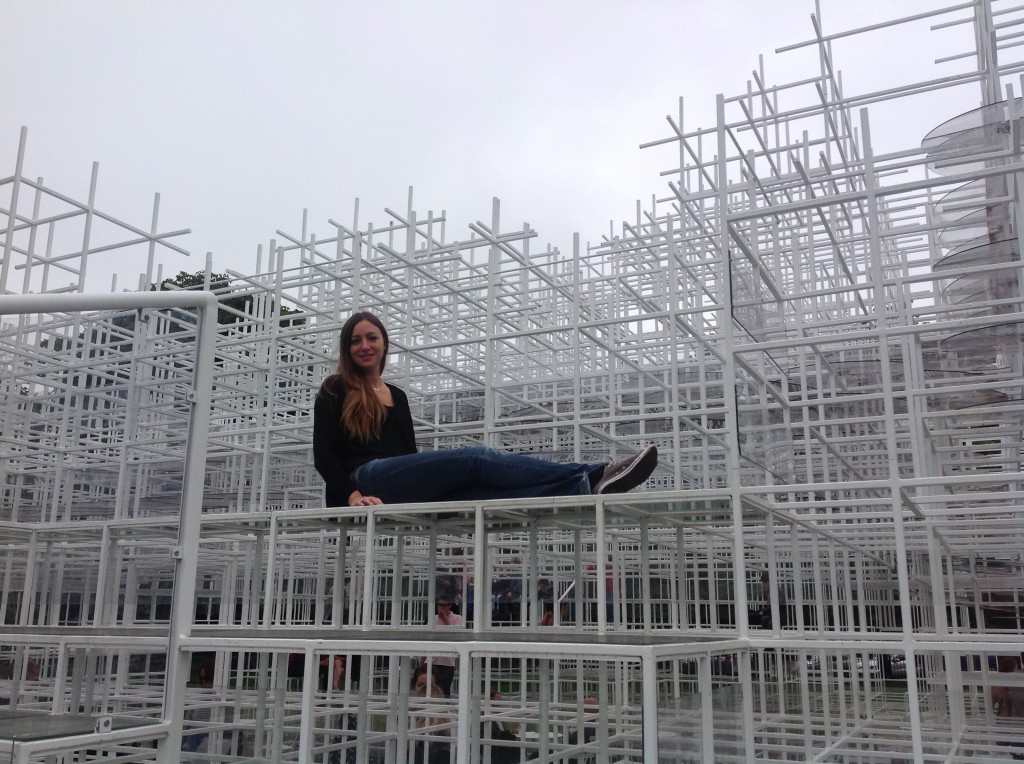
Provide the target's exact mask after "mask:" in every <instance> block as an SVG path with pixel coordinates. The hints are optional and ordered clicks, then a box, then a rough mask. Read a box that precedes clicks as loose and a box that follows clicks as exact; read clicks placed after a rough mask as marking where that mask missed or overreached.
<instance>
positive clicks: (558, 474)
mask: <svg viewBox="0 0 1024 764" xmlns="http://www.w3.org/2000/svg"><path fill="white" fill-rule="evenodd" d="M387 355H388V333H387V330H386V329H385V328H384V324H383V323H381V321H380V319H379V318H377V317H376V316H375V315H373V314H372V313H366V312H361V313H356V314H354V315H353V316H352V317H351V318H349V319H348V321H346V322H345V326H344V327H342V330H341V343H340V349H339V358H338V367H337V370H336V371H335V373H334V374H331V375H330V376H329V377H327V378H326V379H325V380H324V381H323V384H322V385H321V386H320V391H319V392H318V393H317V397H316V404H315V407H314V409H313V458H314V463H315V465H316V469H317V472H319V473H320V475H321V477H323V479H324V481H325V482H326V483H327V506H330V507H340V506H350V507H358V506H371V505H375V504H384V503H388V504H394V503H407V502H433V501H459V500H483V499H502V498H524V497H534V496H575V495H586V494H591V493H621V492H623V491H628V490H630V489H632V488H635V487H636V486H638V485H640V484H641V483H643V482H644V481H645V480H646V479H647V478H648V477H649V476H650V474H651V472H653V471H654V468H655V466H657V463H658V452H657V449H655V447H654V446H653V445H651V446H647V447H646V448H645V449H644V450H643V451H641V452H640V453H639V454H637V455H636V456H634V457H632V458H631V459H627V460H625V461H622V462H618V463H615V464H611V465H607V466H606V465H604V464H572V463H569V464H566V463H556V462H549V461H546V460H544V459H535V458H532V457H528V456H520V455H518V454H511V453H508V452H505V451H497V450H495V449H493V448H487V447H486V446H471V447H468V448H456V449H447V450H441V451H425V452H422V453H417V451H416V439H415V435H414V432H413V424H412V413H411V412H410V410H409V399H408V398H407V397H406V395H405V393H404V392H403V391H402V390H401V388H398V387H395V386H394V385H389V384H386V383H385V382H384V381H383V380H382V379H381V377H380V375H381V372H383V371H384V367H385V365H386V363H387Z"/></svg>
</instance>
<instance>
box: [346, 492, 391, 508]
mask: <svg viewBox="0 0 1024 764" xmlns="http://www.w3.org/2000/svg"><path fill="white" fill-rule="evenodd" d="M383 503H384V502H383V501H381V500H380V499H378V498H377V497H376V496H363V494H361V493H360V492H359V491H353V492H352V493H351V495H350V496H349V497H348V505H349V506H350V507H372V506H373V505H375V504H383Z"/></svg>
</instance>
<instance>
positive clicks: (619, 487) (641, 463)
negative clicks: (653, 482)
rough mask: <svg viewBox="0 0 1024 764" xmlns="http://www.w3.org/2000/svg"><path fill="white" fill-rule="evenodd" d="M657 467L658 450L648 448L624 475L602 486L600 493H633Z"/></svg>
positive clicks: (653, 447)
mask: <svg viewBox="0 0 1024 764" xmlns="http://www.w3.org/2000/svg"><path fill="white" fill-rule="evenodd" d="M657 466H658V449H657V448H656V447H655V446H654V445H650V446H647V448H645V449H644V450H643V451H641V452H640V453H639V454H637V455H636V458H635V459H634V460H633V463H632V464H631V465H629V469H626V470H623V471H622V474H620V475H616V476H615V477H613V478H611V479H610V480H609V481H608V482H607V483H605V484H604V485H603V486H601V490H600V491H599V493H601V494H606V493H626V491H632V490H633V489H634V488H636V487H637V486H638V485H640V484H641V483H643V482H644V481H646V480H647V478H649V477H650V476H651V473H652V472H654V468H655V467H657Z"/></svg>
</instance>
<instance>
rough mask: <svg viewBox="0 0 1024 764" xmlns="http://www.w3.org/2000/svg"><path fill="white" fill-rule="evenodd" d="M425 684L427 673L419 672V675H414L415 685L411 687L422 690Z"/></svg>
mask: <svg viewBox="0 0 1024 764" xmlns="http://www.w3.org/2000/svg"><path fill="white" fill-rule="evenodd" d="M426 686H427V675H426V674H420V675H419V676H417V677H416V686H415V687H414V688H413V689H416V690H422V689H423V688H424V687H426Z"/></svg>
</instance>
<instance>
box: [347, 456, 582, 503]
mask: <svg viewBox="0 0 1024 764" xmlns="http://www.w3.org/2000/svg"><path fill="white" fill-rule="evenodd" d="M601 466H602V465H599V464H575V463H565V462H561V463H560V462H549V461H546V460H544V459H536V458H534V457H532V456H522V455H520V454H513V453H509V452H508V451H498V450H497V449H494V448H488V447H487V446H470V447H468V448H451V449H445V450H441V451H421V452H420V453H416V454H407V455H405V456H389V457H386V458H384V459H374V460H373V461H370V462H367V463H366V464H363V465H362V466H360V467H357V468H356V470H355V472H353V473H352V480H353V481H354V482H355V484H356V486H357V487H358V488H359V491H360V493H362V494H363V495H364V496H376V497H377V498H379V499H380V500H381V501H383V502H384V503H385V504H406V503H413V502H428V501H481V500H484V499H519V498H531V497H536V496H580V495H587V494H589V493H590V480H589V478H588V475H589V474H590V473H591V472H592V471H593V470H595V469H598V468H600V467H601Z"/></svg>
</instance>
